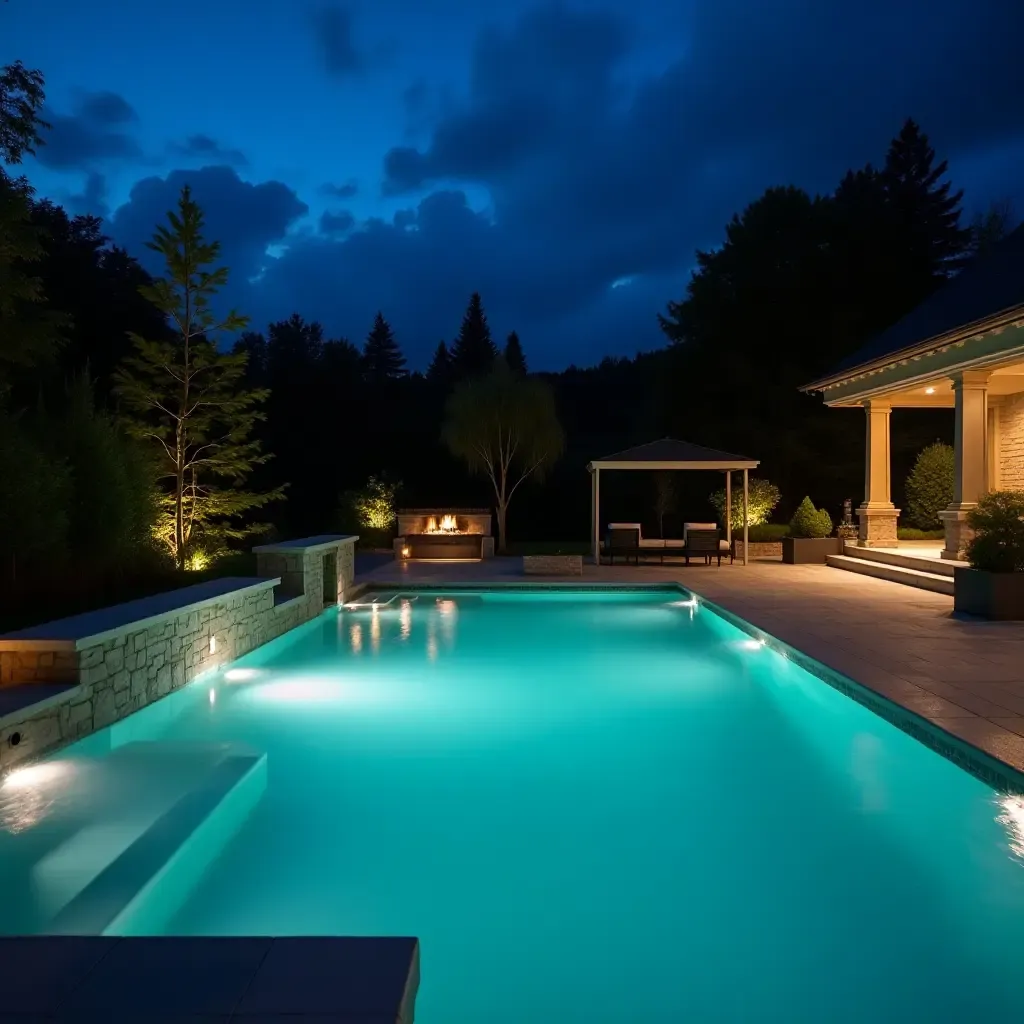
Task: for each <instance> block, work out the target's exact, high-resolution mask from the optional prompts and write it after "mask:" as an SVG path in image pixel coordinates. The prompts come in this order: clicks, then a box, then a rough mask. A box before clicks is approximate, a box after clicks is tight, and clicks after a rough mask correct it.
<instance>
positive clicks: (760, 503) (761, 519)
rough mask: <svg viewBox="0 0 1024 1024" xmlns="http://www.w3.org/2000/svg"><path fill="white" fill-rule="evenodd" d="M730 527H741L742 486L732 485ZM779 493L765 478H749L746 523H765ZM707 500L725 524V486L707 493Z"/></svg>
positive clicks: (738, 528)
mask: <svg viewBox="0 0 1024 1024" xmlns="http://www.w3.org/2000/svg"><path fill="white" fill-rule="evenodd" d="M731 490H732V493H731V498H732V528H733V530H742V529H743V487H742V485H741V486H740V487H736V486H733V487H732V489H731ZM780 499H781V495H780V494H779V489H778V487H776V486H775V484H773V483H769V482H768V481H767V480H759V479H757V478H753V477H752V478H751V479H750V480H749V481H748V482H747V525H748V526H760V525H761V524H762V523H767V522H768V519H769V517H770V516H771V514H772V513H773V512H774V511H775V508H776V506H777V505H778V504H779V501H780ZM708 501H710V502H711V504H712V505H714V507H715V511H716V512H717V513H718V518H719V519H720V520H721V521H722V525H723V526H724V525H725V488H724V487H723V488H722V489H721V490H720V491H715V493H714V494H712V495H709V497H708Z"/></svg>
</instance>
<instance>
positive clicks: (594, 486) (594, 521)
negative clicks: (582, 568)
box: [590, 466, 601, 565]
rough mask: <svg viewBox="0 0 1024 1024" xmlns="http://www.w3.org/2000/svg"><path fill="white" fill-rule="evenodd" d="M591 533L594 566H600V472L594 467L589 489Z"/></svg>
mask: <svg viewBox="0 0 1024 1024" xmlns="http://www.w3.org/2000/svg"><path fill="white" fill-rule="evenodd" d="M590 505H591V509H590V511H591V532H592V535H593V541H594V565H600V564H601V470H599V469H598V468H597V466H595V467H594V479H593V480H592V481H591V488H590Z"/></svg>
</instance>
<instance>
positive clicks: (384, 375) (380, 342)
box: [363, 310, 409, 384]
mask: <svg viewBox="0 0 1024 1024" xmlns="http://www.w3.org/2000/svg"><path fill="white" fill-rule="evenodd" d="M408 374H409V371H408V370H407V369H406V368H405V356H404V355H403V354H402V350H401V349H400V348H399V347H398V342H397V341H395V335H394V332H393V331H392V330H391V325H390V324H389V323H388V322H387V320H385V319H384V314H383V313H381V312H380V311H379V310H378V311H377V316H376V317H375V318H374V321H373V328H372V329H371V330H370V333H369V334H368V335H367V336H366V342H365V344H364V345H363V376H364V378H365V380H366V381H367V382H369V383H371V384H384V383H387V382H388V381H394V380H399V379H401V378H402V377H407V376H408Z"/></svg>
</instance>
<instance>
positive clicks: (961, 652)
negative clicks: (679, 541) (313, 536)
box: [356, 558, 1024, 772]
mask: <svg viewBox="0 0 1024 1024" xmlns="http://www.w3.org/2000/svg"><path fill="white" fill-rule="evenodd" d="M356 582H357V584H364V585H369V586H372V587H374V588H387V589H389V590H391V591H395V590H399V589H407V588H415V587H417V586H427V587H435V588H437V587H450V588H452V589H453V590H454V589H459V588H460V587H464V586H467V585H476V586H483V585H486V584H497V585H510V584H511V585H517V584H518V585H524V584H525V583H526V580H525V579H524V577H523V575H522V566H521V560H520V559H515V558H504V559H503V558H494V559H488V560H487V561H485V562H481V563H477V564H475V565H473V566H450V567H444V566H436V565H435V566H416V565H409V564H408V563H400V562H389V563H386V564H384V565H383V566H380V567H378V568H375V569H373V570H371V571H369V572H366V573H357V578H356ZM546 582H547V583H549V584H550V585H552V586H559V585H560V584H561V585H569V586H574V587H579V586H580V585H581V580H580V577H578V576H577V577H565V578H564V579H562V578H560V577H550V578H547V579H546ZM582 583H583V584H584V585H590V586H600V585H602V584H603V585H610V586H623V585H626V586H652V585H658V584H662V585H665V584H673V583H674V584H678V585H680V586H683V587H686V588H688V589H690V590H692V591H693V592H694V593H696V594H698V595H700V596H702V597H704V598H707V599H708V600H709V601H712V602H713V603H715V604H716V605H719V606H720V607H722V608H723V609H725V610H726V611H728V612H730V613H732V614H733V615H735V616H738V617H739V618H740V619H742V620H744V621H745V622H747V623H749V624H751V625H752V626H755V627H757V628H758V629H760V630H763V631H764V632H765V633H767V634H769V635H771V636H773V637H775V638H777V639H778V640H780V641H782V642H783V643H785V644H788V645H789V646H790V647H792V648H795V649H796V650H798V651H800V652H802V653H803V654H805V655H808V656H809V657H810V658H812V659H814V660H815V661H817V662H819V663H820V664H822V665H824V666H825V667H826V668H827V669H831V670H832V671H833V672H836V673H840V674H841V675H843V676H845V677H847V678H848V679H851V680H853V681H854V682H855V683H858V684H860V685H861V686H863V687H865V688H866V689H868V690H870V691H873V692H874V693H876V694H878V695H880V696H881V697H883V698H885V699H886V700H887V701H889V702H891V703H892V704H895V705H898V706H899V707H902V708H905V709H906V710H907V711H910V712H912V713H913V714H914V715H916V716H919V717H920V718H922V719H924V720H926V721H927V722H929V723H931V724H932V725H933V726H936V727H938V728H939V729H941V730H942V731H943V732H945V733H947V734H949V735H950V736H953V737H956V738H958V739H959V740H961V741H963V743H965V744H967V745H969V746H970V747H973V748H976V749H978V750H981V751H983V752H984V753H985V754H987V755H989V756H990V757H992V758H994V759H996V760H997V761H1000V762H1002V763H1003V764H1005V765H1007V766H1009V767H1010V768H1011V769H1013V770H1014V771H1015V772H1022V771H1024V623H1018V622H984V621H979V620H965V619H958V618H954V617H953V615H952V602H951V601H950V599H949V597H948V596H946V595H943V594H933V593H930V592H927V591H919V590H912V589H910V588H907V587H902V586H900V585H898V584H894V583H890V582H888V581H886V580H878V579H874V578H872V577H868V576H860V575H856V574H854V573H843V572H837V571H836V570H834V569H829V568H828V567H826V566H816V565H784V564H783V563H782V562H778V561H763V562H757V561H755V562H752V563H751V564H750V565H748V566H742V565H739V564H736V565H727V564H723V565H722V566H721V568H719V567H718V566H706V565H696V564H694V565H691V566H689V567H686V566H682V565H673V566H667V565H666V566H659V565H641V566H639V567H636V566H628V567H627V566H614V567H610V566H601V567H600V568H597V567H595V566H593V565H587V566H585V567H584V575H583V578H582ZM534 586H536V584H535V585H534ZM541 586H543V584H541ZM364 599H365V595H364Z"/></svg>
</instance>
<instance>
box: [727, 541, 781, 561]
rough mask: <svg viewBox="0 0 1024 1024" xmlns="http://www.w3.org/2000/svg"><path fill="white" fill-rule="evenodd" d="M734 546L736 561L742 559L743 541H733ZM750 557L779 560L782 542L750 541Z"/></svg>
mask: <svg viewBox="0 0 1024 1024" xmlns="http://www.w3.org/2000/svg"><path fill="white" fill-rule="evenodd" d="M733 544H734V545H735V546H736V559H737V561H738V560H740V559H742V558H743V541H742V540H736V541H733ZM750 557H751V558H781V557H782V541H781V540H765V541H761V540H752V541H751V542H750Z"/></svg>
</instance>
